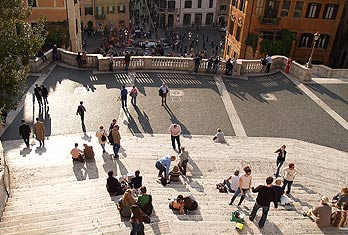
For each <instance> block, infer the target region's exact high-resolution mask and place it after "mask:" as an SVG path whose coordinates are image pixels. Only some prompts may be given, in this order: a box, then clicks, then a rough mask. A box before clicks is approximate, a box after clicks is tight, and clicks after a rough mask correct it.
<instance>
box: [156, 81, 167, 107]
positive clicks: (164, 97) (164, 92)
mask: <svg viewBox="0 0 348 235" xmlns="http://www.w3.org/2000/svg"><path fill="white" fill-rule="evenodd" d="M168 92H169V89H168V86H167V85H166V84H165V83H162V86H160V88H159V89H158V94H159V95H160V96H161V97H162V106H163V103H164V104H165V105H167V95H168Z"/></svg>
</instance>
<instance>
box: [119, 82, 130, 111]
mask: <svg viewBox="0 0 348 235" xmlns="http://www.w3.org/2000/svg"><path fill="white" fill-rule="evenodd" d="M127 94H128V91H127V89H126V86H125V85H123V86H122V89H121V94H120V96H121V102H122V108H123V109H124V108H126V109H127Z"/></svg>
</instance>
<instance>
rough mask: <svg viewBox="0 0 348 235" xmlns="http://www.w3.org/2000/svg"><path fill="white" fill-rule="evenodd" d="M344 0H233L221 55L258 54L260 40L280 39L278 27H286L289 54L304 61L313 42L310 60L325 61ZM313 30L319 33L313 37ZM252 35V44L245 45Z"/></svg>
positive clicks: (250, 56) (246, 55)
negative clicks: (317, 36)
mask: <svg viewBox="0 0 348 235" xmlns="http://www.w3.org/2000/svg"><path fill="white" fill-rule="evenodd" d="M344 3H345V0H325V1H314V0H302V1H288V0H232V1H231V4H230V13H229V17H228V26H227V31H226V41H225V50H224V57H225V58H229V57H235V58H246V59H252V58H260V57H261V56H263V54H261V53H260V51H262V47H261V46H262V41H263V40H265V39H267V40H269V41H272V40H278V41H279V40H280V41H281V40H282V35H281V30H283V29H286V30H288V31H290V32H291V33H292V35H293V37H292V42H290V44H291V45H289V46H290V47H291V50H290V52H289V55H288V56H290V57H293V58H295V59H296V60H297V61H299V62H305V61H307V60H308V58H309V56H310V54H311V51H312V45H313V43H314V47H315V50H314V54H313V59H312V60H313V61H314V62H317V63H324V64H327V63H328V60H329V56H330V53H331V50H332V48H333V45H334V40H335V35H336V32H337V29H338V25H339V22H340V19H341V16H342V13H343V8H344V7H343V6H344ZM316 32H318V33H319V34H320V36H319V38H318V39H317V40H316V41H315V37H314V34H315V33H316ZM252 36H253V37H254V47H253V48H252V47H251V46H248V45H247V42H248V41H249V42H250V41H252V40H251V39H252V38H253V37H252ZM248 37H249V38H248ZM314 41H315V42H314ZM265 53H266V52H265ZM265 53H264V54H265Z"/></svg>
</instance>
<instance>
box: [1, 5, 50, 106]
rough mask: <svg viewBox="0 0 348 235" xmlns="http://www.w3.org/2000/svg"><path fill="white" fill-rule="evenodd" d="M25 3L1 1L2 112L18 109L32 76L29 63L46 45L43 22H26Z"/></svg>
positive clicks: (26, 11)
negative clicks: (20, 99) (20, 98)
mask: <svg viewBox="0 0 348 235" xmlns="http://www.w3.org/2000/svg"><path fill="white" fill-rule="evenodd" d="M30 13H31V9H29V8H26V7H24V6H23V0H11V1H0V35H1V39H0V111H1V110H4V109H7V110H8V109H11V108H14V107H16V105H17V102H18V100H19V99H18V97H21V96H22V95H23V92H24V89H25V85H26V83H25V81H26V77H27V76H28V73H29V59H30V58H31V57H32V56H34V55H35V54H36V53H37V52H38V50H39V49H40V48H41V46H42V45H43V43H44V41H45V36H46V31H45V30H44V20H43V19H41V20H39V21H38V22H37V23H35V24H33V26H32V25H31V24H30V23H28V22H27V21H26V19H27V18H28V17H29V15H30Z"/></svg>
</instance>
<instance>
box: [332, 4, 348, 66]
mask: <svg viewBox="0 0 348 235" xmlns="http://www.w3.org/2000/svg"><path fill="white" fill-rule="evenodd" d="M328 65H329V66H330V67H331V68H348V1H346V4H345V7H344V10H343V13H342V17H341V22H340V24H339V26H338V30H337V34H336V39H335V42H334V46H333V49H332V51H331V55H330V58H329V62H328Z"/></svg>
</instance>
